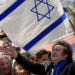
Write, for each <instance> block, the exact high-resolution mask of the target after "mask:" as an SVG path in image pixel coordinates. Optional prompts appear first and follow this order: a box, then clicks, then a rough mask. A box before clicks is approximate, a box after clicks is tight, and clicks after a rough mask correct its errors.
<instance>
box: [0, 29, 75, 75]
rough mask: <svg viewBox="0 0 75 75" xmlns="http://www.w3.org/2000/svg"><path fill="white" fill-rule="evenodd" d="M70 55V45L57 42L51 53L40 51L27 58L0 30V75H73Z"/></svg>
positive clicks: (74, 72) (74, 67)
mask: <svg viewBox="0 0 75 75" xmlns="http://www.w3.org/2000/svg"><path fill="white" fill-rule="evenodd" d="M72 54H73V52H72V48H71V46H70V44H69V43H67V42H65V41H63V40H58V41H57V42H55V43H54V45H53V47H52V51H51V52H50V51H47V50H45V49H42V50H40V51H39V52H37V53H36V54H35V55H34V56H30V57H29V58H28V57H27V56H26V55H24V54H21V53H20V48H15V47H13V46H12V42H11V41H10V40H9V38H8V37H7V36H6V35H5V33H4V32H3V31H2V30H0V75H35V74H38V75H75V63H74V62H73V59H72V56H73V55H72ZM11 56H12V57H13V59H11Z"/></svg>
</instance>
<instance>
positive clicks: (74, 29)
mask: <svg viewBox="0 0 75 75" xmlns="http://www.w3.org/2000/svg"><path fill="white" fill-rule="evenodd" d="M69 23H70V25H71V28H72V30H73V32H74V33H73V35H74V37H75V28H74V26H73V23H72V22H71V20H69Z"/></svg>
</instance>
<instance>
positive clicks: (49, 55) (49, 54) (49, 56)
mask: <svg viewBox="0 0 75 75" xmlns="http://www.w3.org/2000/svg"><path fill="white" fill-rule="evenodd" d="M48 58H49V59H50V60H51V51H49V53H48Z"/></svg>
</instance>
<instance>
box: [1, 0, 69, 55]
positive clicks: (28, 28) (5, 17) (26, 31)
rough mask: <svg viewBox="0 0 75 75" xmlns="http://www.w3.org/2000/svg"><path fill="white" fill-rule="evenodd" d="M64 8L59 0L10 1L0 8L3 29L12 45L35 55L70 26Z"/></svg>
mask: <svg viewBox="0 0 75 75" xmlns="http://www.w3.org/2000/svg"><path fill="white" fill-rule="evenodd" d="M62 8H63V7H62V5H61V2H60V0H8V2H6V3H5V4H3V5H2V6H0V27H1V28H2V29H3V30H4V32H5V33H6V35H7V36H8V37H9V39H10V40H11V41H12V42H13V43H15V44H16V45H18V46H20V47H23V48H24V49H25V50H26V51H29V52H31V53H34V54H35V53H36V52H37V51H39V50H40V49H42V48H43V47H44V46H45V45H47V44H48V43H50V42H51V41H52V40H53V39H55V38H57V37H59V35H60V34H61V33H62V32H64V31H65V29H66V28H67V27H68V24H69V22H68V20H67V17H66V15H65V13H64V11H63V9H62Z"/></svg>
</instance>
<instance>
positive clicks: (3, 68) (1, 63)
mask: <svg viewBox="0 0 75 75" xmlns="http://www.w3.org/2000/svg"><path fill="white" fill-rule="evenodd" d="M10 70H11V64H10V61H9V60H8V59H7V58H5V57H3V58H0V72H1V73H3V74H5V75H8V74H9V73H10Z"/></svg>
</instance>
